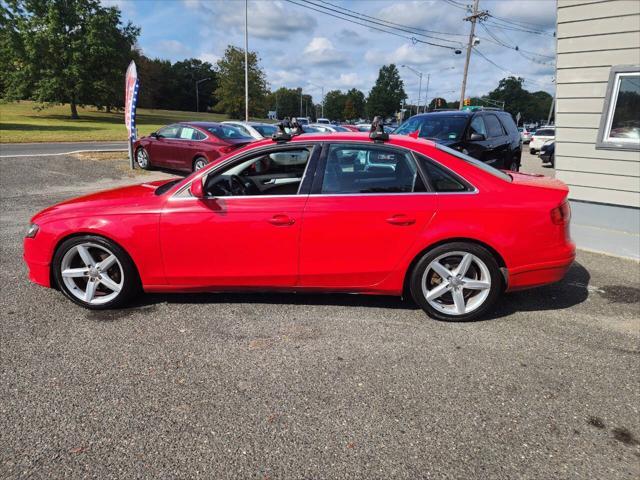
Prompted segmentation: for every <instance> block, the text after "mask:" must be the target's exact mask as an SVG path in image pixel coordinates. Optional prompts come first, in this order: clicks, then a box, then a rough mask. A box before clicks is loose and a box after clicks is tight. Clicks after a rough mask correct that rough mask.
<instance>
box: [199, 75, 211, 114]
mask: <svg viewBox="0 0 640 480" xmlns="http://www.w3.org/2000/svg"><path fill="white" fill-rule="evenodd" d="M207 80H211V77H207V78H202V79H200V80H197V81H196V112H199V111H200V93H199V92H198V86H199V85H200V84H201V83H202V82H206V81H207Z"/></svg>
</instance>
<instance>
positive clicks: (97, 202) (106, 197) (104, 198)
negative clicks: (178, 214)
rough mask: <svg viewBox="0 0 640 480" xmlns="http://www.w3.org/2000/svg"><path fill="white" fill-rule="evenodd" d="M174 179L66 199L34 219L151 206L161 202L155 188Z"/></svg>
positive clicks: (112, 211)
mask: <svg viewBox="0 0 640 480" xmlns="http://www.w3.org/2000/svg"><path fill="white" fill-rule="evenodd" d="M173 180H175V179H167V180H157V181H154V182H145V183H140V184H138V185H129V186H126V187H120V188H114V189H111V190H103V191H100V192H96V193H91V194H89V195H83V196H81V197H76V198H72V199H70V200H65V201H64V202H60V203H57V204H55V205H52V206H51V207H48V208H45V209H44V210H42V211H41V212H39V213H37V214H36V215H34V216H33V218H32V219H31V221H32V222H33V223H38V222H40V223H42V222H45V221H48V220H50V219H52V218H54V217H55V218H56V219H59V218H64V217H74V216H78V215H83V214H91V215H99V214H113V213H125V212H128V213H133V212H135V211H144V210H148V208H149V207H153V206H154V205H157V204H158V203H159V202H158V200H159V198H160V197H159V196H157V195H155V191H156V189H157V188H158V187H160V186H161V185H164V184H166V183H167V182H171V181H173Z"/></svg>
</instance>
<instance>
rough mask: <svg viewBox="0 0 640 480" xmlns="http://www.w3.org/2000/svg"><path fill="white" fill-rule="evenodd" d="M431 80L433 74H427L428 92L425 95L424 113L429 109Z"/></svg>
mask: <svg viewBox="0 0 640 480" xmlns="http://www.w3.org/2000/svg"><path fill="white" fill-rule="evenodd" d="M430 80H431V74H430V73H427V90H426V92H425V93H424V108H423V109H422V113H424V112H426V111H427V107H428V106H429V104H428V103H427V102H428V101H429V81H430Z"/></svg>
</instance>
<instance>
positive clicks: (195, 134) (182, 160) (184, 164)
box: [170, 125, 207, 171]
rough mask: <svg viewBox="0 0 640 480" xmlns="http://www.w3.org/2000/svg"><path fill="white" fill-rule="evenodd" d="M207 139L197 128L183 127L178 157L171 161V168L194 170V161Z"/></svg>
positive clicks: (179, 136) (179, 137)
mask: <svg viewBox="0 0 640 480" xmlns="http://www.w3.org/2000/svg"><path fill="white" fill-rule="evenodd" d="M206 138H207V137H206V135H205V134H204V133H202V132H200V131H198V130H197V129H196V128H194V127H192V126H189V125H183V126H182V128H181V129H180V133H179V135H178V139H179V140H180V143H177V145H176V146H177V148H176V155H175V156H174V157H173V158H172V159H170V162H171V164H170V166H171V168H174V169H176V170H186V171H191V170H192V169H193V160H194V158H195V157H196V155H198V154H199V153H201V152H202V150H203V148H202V146H203V145H202V141H203V140H205V139H206Z"/></svg>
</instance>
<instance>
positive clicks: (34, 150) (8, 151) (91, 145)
mask: <svg viewBox="0 0 640 480" xmlns="http://www.w3.org/2000/svg"><path fill="white" fill-rule="evenodd" d="M126 149H127V142H73V143H72V142H64V143H0V158H9V157H39V156H49V155H65V154H68V153H74V152H81V151H87V150H89V151H109V150H111V151H119V150H126Z"/></svg>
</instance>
